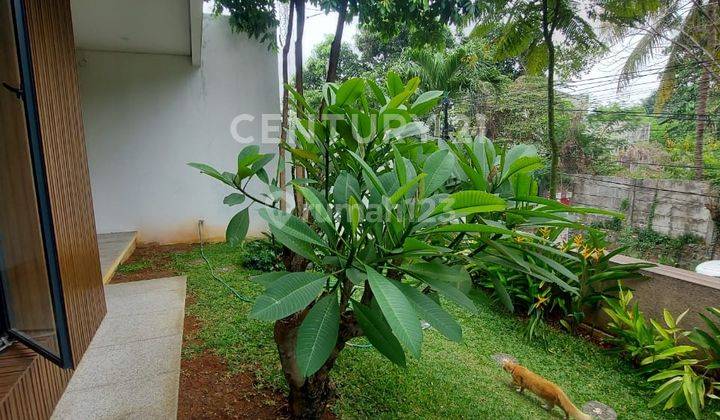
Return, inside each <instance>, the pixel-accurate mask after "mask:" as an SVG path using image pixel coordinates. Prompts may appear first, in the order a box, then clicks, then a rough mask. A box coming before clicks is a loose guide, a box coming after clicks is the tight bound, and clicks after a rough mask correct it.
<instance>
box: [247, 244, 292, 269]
mask: <svg viewBox="0 0 720 420" xmlns="http://www.w3.org/2000/svg"><path fill="white" fill-rule="evenodd" d="M241 250H242V265H243V267H245V268H247V269H248V270H257V271H263V272H266V271H274V270H277V269H279V268H280V266H281V265H282V263H281V262H280V255H281V253H282V247H280V246H278V245H276V244H273V243H272V242H271V241H268V240H255V241H246V242H244V243H243V244H242V247H241Z"/></svg>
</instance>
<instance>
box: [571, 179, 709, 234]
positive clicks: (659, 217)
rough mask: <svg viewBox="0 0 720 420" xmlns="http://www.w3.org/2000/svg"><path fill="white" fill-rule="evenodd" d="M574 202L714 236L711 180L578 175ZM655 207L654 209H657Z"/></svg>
mask: <svg viewBox="0 0 720 420" xmlns="http://www.w3.org/2000/svg"><path fill="white" fill-rule="evenodd" d="M571 188H572V198H571V199H570V201H571V202H572V203H573V204H577V205H584V206H590V207H597V208H602V209H607V210H614V211H619V212H622V213H625V217H626V220H627V221H628V223H629V224H630V225H631V226H634V227H641V228H642V227H646V226H647V225H648V222H649V220H650V217H651V215H653V213H654V215H653V217H652V228H653V230H655V231H656V232H659V233H664V234H667V235H670V236H674V237H677V236H681V235H683V234H685V233H691V234H693V235H696V236H699V237H700V238H703V239H704V240H705V242H706V243H711V242H712V240H713V229H714V226H713V222H712V220H711V219H710V212H709V211H708V210H707V208H705V204H707V203H708V202H709V201H710V200H712V198H710V197H709V196H714V195H716V194H715V193H714V192H713V191H712V188H711V186H710V184H709V183H707V182H702V181H684V180H668V179H630V178H620V177H612V176H597V175H586V174H581V175H575V176H573V180H572V186H571ZM653 207H654V211H653Z"/></svg>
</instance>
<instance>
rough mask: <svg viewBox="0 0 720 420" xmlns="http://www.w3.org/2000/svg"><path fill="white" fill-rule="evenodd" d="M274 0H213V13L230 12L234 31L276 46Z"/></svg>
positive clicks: (276, 21) (269, 46)
mask: <svg viewBox="0 0 720 420" xmlns="http://www.w3.org/2000/svg"><path fill="white" fill-rule="evenodd" d="M275 8H276V6H275V0H249V1H248V0H215V1H214V7H213V14H215V15H216V16H219V15H222V14H223V13H226V12H227V13H229V14H230V18H229V20H230V27H231V28H232V29H233V30H234V31H236V32H242V33H245V34H247V35H248V36H249V37H250V38H255V39H258V40H259V41H260V42H262V43H267V44H268V48H273V49H274V48H277V45H276V40H275V30H276V29H277V27H278V25H279V22H278V20H277V17H276V15H275V14H276V10H275Z"/></svg>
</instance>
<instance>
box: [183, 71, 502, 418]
mask: <svg viewBox="0 0 720 420" xmlns="http://www.w3.org/2000/svg"><path fill="white" fill-rule="evenodd" d="M419 84H420V80H419V79H418V78H415V79H412V80H410V81H408V82H407V83H403V82H402V81H401V80H400V79H399V77H397V75H394V74H391V75H390V77H389V78H388V81H387V86H386V87H385V88H381V87H380V86H378V85H377V84H376V83H375V82H373V81H372V80H364V79H350V80H348V81H346V82H345V83H343V84H342V85H339V86H338V85H335V84H328V85H326V88H325V89H324V94H325V102H326V104H327V106H326V107H325V108H324V111H323V113H322V116H321V117H318V113H317V110H315V109H311V108H310V107H309V106H308V104H307V103H306V102H305V100H304V98H303V97H302V96H301V95H299V94H297V92H295V91H294V90H292V88H289V87H288V89H290V90H291V93H292V94H293V100H294V102H295V104H296V105H297V112H298V120H297V121H296V124H295V136H296V138H295V144H294V146H288V151H289V152H290V155H291V157H292V159H293V163H294V164H295V165H299V166H302V167H303V168H305V170H306V172H307V174H308V178H307V179H302V180H301V179H296V180H294V182H293V183H292V186H293V188H294V189H295V190H296V191H297V192H298V193H299V194H301V195H302V197H303V198H304V201H305V202H306V203H307V209H308V211H309V212H310V214H311V216H312V217H310V218H309V219H310V220H311V222H306V221H304V220H302V219H301V218H299V217H296V216H295V215H293V214H290V213H287V212H284V211H281V210H280V209H279V208H278V202H279V196H278V195H279V194H278V191H279V188H278V186H277V178H274V179H271V178H270V177H269V175H268V174H267V172H266V171H265V169H264V167H265V165H266V164H268V163H269V162H270V160H272V158H273V157H272V156H271V155H266V154H261V153H259V148H258V147H257V146H248V147H246V148H244V149H243V150H242V151H241V152H240V154H239V155H238V167H237V170H235V171H234V172H232V173H231V172H220V171H218V170H216V169H214V168H212V167H210V166H208V165H205V164H197V163H193V164H191V166H193V167H195V168H197V169H200V170H201V171H202V172H203V173H205V174H207V175H209V176H211V177H213V178H215V179H217V180H219V181H220V182H222V183H224V184H226V185H227V186H229V187H231V188H232V189H235V190H237V191H236V192H233V193H232V194H230V195H228V197H226V199H225V202H226V203H227V204H237V205H241V206H242V205H245V202H246V200H247V201H249V202H250V203H255V204H259V205H261V206H262V207H263V208H262V209H261V210H260V211H259V214H260V216H261V217H262V218H264V219H265V220H266V221H267V223H268V226H269V229H270V233H271V234H272V235H273V237H274V239H275V240H276V241H278V242H279V243H281V244H282V245H284V246H285V247H286V248H287V249H288V250H289V252H288V254H289V255H290V256H291V258H288V259H287V260H286V267H287V271H285V272H275V273H268V274H265V275H261V276H259V277H257V278H256V279H255V281H257V282H258V283H260V284H262V285H263V286H265V287H266V290H265V293H263V294H262V295H261V296H259V297H258V298H257V299H256V301H255V303H254V305H253V308H252V310H251V312H250V316H252V317H254V318H257V319H261V320H265V321H270V322H274V325H275V327H274V336H275V341H276V343H277V346H278V353H279V357H280V361H281V364H282V368H283V372H284V375H285V378H286V380H287V383H288V387H289V390H290V395H289V400H290V411H291V414H292V415H293V416H295V417H303V418H317V417H319V416H320V415H321V414H322V413H323V412H324V410H325V406H326V404H327V401H328V399H329V398H330V396H331V387H330V379H329V372H330V371H331V370H332V368H333V366H334V365H335V361H336V359H337V357H338V355H339V354H340V352H341V351H342V350H343V348H344V347H345V345H346V343H347V341H348V340H350V339H352V338H354V337H358V336H365V337H366V338H367V339H368V341H369V342H370V343H371V344H372V345H373V346H374V347H375V348H376V349H377V350H378V351H379V352H380V353H382V354H383V355H384V356H385V357H387V358H388V359H389V360H391V361H392V362H393V363H396V364H399V365H404V364H405V360H406V353H409V354H410V355H412V356H413V357H419V356H420V354H421V346H422V337H423V332H422V331H423V330H422V328H421V326H420V320H421V319H422V320H425V321H427V322H428V323H430V325H432V326H433V327H434V328H435V329H437V330H438V331H439V332H440V333H441V334H443V335H445V336H446V337H447V338H448V339H450V340H455V341H459V340H460V339H461V336H462V332H461V328H460V326H459V324H458V323H457V322H456V321H455V320H454V319H453V317H452V316H451V315H450V314H449V313H448V312H447V311H446V310H445V309H444V308H443V306H442V305H441V303H440V301H439V300H438V299H437V297H436V296H437V295H438V294H440V295H443V296H444V297H445V298H446V299H447V301H449V302H452V303H453V304H456V305H459V306H460V307H463V308H465V309H467V310H469V311H475V306H474V304H473V302H472V300H470V299H469V298H468V297H467V296H466V292H467V291H469V289H470V286H471V282H470V277H469V275H468V273H467V271H466V270H465V269H464V268H463V267H462V265H460V264H458V260H457V259H456V258H455V257H454V255H453V253H451V252H450V250H449V249H447V248H445V247H440V246H437V245H435V244H434V239H435V238H436V237H438V235H440V234H441V233H438V232H437V229H438V228H440V227H442V226H448V225H451V224H452V223H453V220H454V219H456V218H457V217H460V216H461V215H468V214H483V213H490V212H500V211H503V210H504V209H505V207H506V203H505V200H503V199H501V198H499V197H497V196H496V195H493V194H490V193H487V192H484V191H473V190H468V191H460V192H457V193H454V194H448V193H447V189H446V184H447V183H448V182H449V181H450V180H451V179H452V178H453V176H454V173H455V168H456V161H455V158H454V155H453V154H452V153H450V151H449V150H447V149H442V150H441V149H438V147H437V144H436V143H435V142H427V143H422V142H419V141H418V140H419V138H420V136H421V135H422V134H423V132H424V129H425V127H424V125H423V124H422V123H419V122H416V121H414V118H417V117H422V116H423V115H424V114H426V113H427V112H428V111H429V110H431V109H432V108H433V107H435V106H436V105H437V102H438V100H439V99H440V98H441V96H442V92H439V91H430V92H425V93H423V94H421V95H419V96H418V95H416V90H417V88H418V86H419ZM255 179H257V180H259V181H260V182H262V183H264V184H265V185H266V186H267V188H268V191H267V194H265V195H264V196H260V197H257V196H252V195H250V194H248V193H247V189H246V186H247V183H248V182H249V181H250V180H255ZM248 224H249V213H248V207H245V208H244V209H243V210H241V211H239V212H238V214H237V215H236V216H235V217H233V219H232V220H231V221H230V224H229V226H228V229H227V239H228V241H229V242H230V243H231V244H232V243H237V242H239V241H240V240H242V239H243V238H244V236H245V234H246V232H247V229H248ZM510 233H512V232H510Z"/></svg>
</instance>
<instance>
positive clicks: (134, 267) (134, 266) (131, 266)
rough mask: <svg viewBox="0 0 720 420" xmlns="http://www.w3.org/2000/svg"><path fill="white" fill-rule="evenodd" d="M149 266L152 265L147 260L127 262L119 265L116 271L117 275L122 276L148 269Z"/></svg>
mask: <svg viewBox="0 0 720 420" xmlns="http://www.w3.org/2000/svg"><path fill="white" fill-rule="evenodd" d="M151 265H152V263H151V262H150V261H148V260H140V261H134V262H128V263H124V264H120V266H119V267H118V269H117V271H118V273H122V274H131V273H134V272H136V271H140V270H144V269H146V268H149V267H150V266H151Z"/></svg>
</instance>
